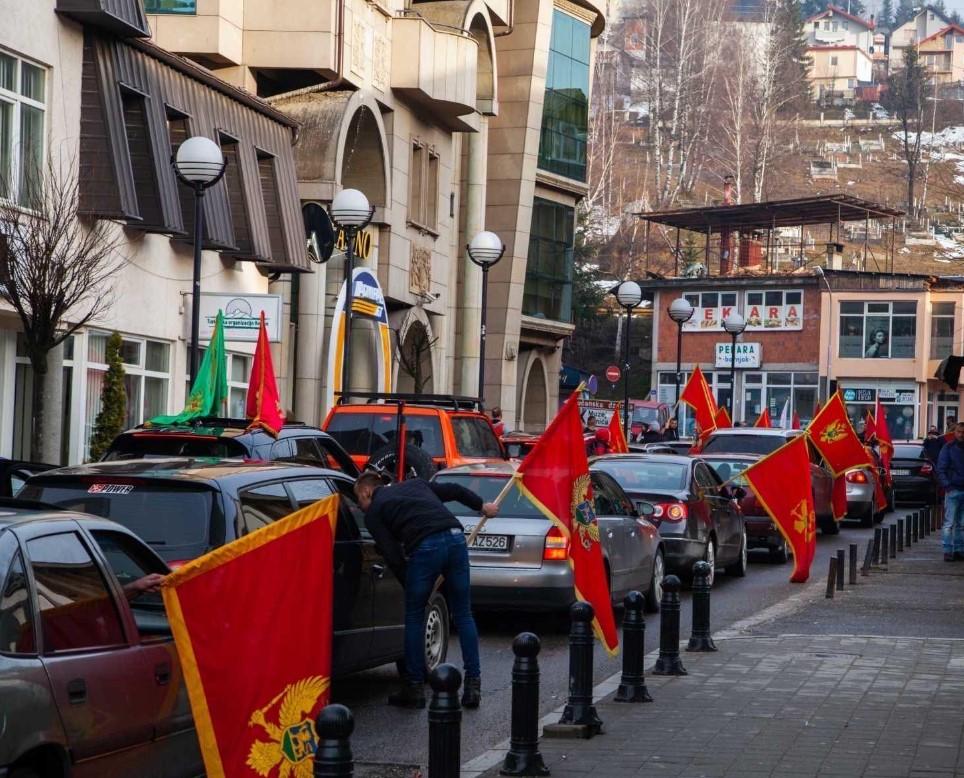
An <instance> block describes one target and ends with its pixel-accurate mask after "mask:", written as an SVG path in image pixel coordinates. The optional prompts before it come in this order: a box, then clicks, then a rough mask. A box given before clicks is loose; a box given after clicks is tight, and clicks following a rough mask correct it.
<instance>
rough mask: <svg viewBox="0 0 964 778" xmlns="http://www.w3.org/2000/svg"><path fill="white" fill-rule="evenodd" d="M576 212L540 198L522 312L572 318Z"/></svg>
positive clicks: (535, 210) (534, 205)
mask: <svg viewBox="0 0 964 778" xmlns="http://www.w3.org/2000/svg"><path fill="white" fill-rule="evenodd" d="M575 217H576V215H575V211H574V209H573V208H571V207H570V206H568V205H562V204H561V203H554V202H552V201H551V200H544V199H542V198H541V197H536V198H535V199H534V200H533V202H532V230H531V232H530V233H529V258H528V262H527V264H526V285H525V292H524V294H523V297H522V313H524V314H525V315H526V316H536V317H538V318H540V319H552V320H554V321H564V322H569V321H572V246H573V228H574V225H575Z"/></svg>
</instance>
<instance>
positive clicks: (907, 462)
mask: <svg viewBox="0 0 964 778" xmlns="http://www.w3.org/2000/svg"><path fill="white" fill-rule="evenodd" d="M890 475H891V478H892V480H893V482H894V502H903V503H922V504H925V505H933V504H934V503H935V501H936V500H937V489H938V483H937V469H936V467H935V465H934V463H933V462H931V461H930V460H929V459H928V458H927V455H926V454H925V453H924V445H923V444H922V443H895V444H894V457H893V459H892V460H891V462H890Z"/></svg>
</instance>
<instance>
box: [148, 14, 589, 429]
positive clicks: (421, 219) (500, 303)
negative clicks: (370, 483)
mask: <svg viewBox="0 0 964 778" xmlns="http://www.w3.org/2000/svg"><path fill="white" fill-rule="evenodd" d="M600 6H601V3H598V2H596V1H595V0H555V2H553V0H531V2H530V1H527V2H519V1H518V0H439V1H437V2H411V1H410V0H408V1H406V0H327V1H325V0H322V1H320V2H319V1H316V0H311V1H310V2H309V0H283V1H282V2H277V1H276V0H149V2H148V9H149V11H154V12H155V13H150V14H149V16H148V19H149V21H150V24H151V27H152V30H153V31H154V39H155V40H156V42H157V43H158V44H159V45H160V46H162V47H164V48H167V49H170V50H172V51H176V52H178V53H180V54H183V55H184V56H187V57H190V58H191V59H193V60H195V61H197V62H200V63H202V64H204V65H205V66H206V67H209V68H211V69H213V70H214V72H215V73H216V74H217V75H219V76H221V77H223V78H225V79H227V80H228V81H230V82H231V83H234V84H237V85H238V86H241V87H244V88H245V89H247V90H248V91H251V92H253V93H256V94H258V95H259V96H261V97H264V98H266V99H268V100H269V102H270V103H271V104H272V105H273V106H274V107H275V108H277V109H279V110H281V111H283V112H285V113H286V114H287V115H289V116H291V117H292V118H293V119H295V120H296V121H297V122H298V123H299V125H300V128H299V131H298V132H299V137H298V143H297V145H296V147H295V154H296V158H297V165H298V179H299V181H298V187H299V196H300V199H301V200H302V202H303V203H304V202H317V203H319V204H321V205H322V206H323V207H325V206H327V205H328V204H329V203H330V202H331V200H332V198H333V197H334V195H335V194H336V193H337V192H338V191H340V190H341V189H343V188H349V187H350V188H356V189H359V190H361V191H362V192H364V193H365V195H366V196H367V197H368V199H369V202H370V203H371V204H372V206H373V207H374V216H373V219H372V222H371V224H370V225H369V226H368V227H367V228H366V234H367V238H366V241H365V248H366V251H365V252H364V255H363V256H361V257H360V258H358V260H357V263H358V264H359V265H361V266H364V267H367V268H368V269H370V270H371V271H372V272H373V273H374V275H375V276H376V277H377V280H378V282H379V285H380V286H381V290H382V293H383V295H384V301H385V306H386V309H387V312H388V320H389V326H390V328H391V330H392V346H393V360H392V361H393V364H392V366H391V372H392V386H393V387H394V388H395V389H397V390H399V391H413V392H419V393H426V392H435V393H455V394H461V395H472V396H474V395H476V394H477V392H478V375H479V359H480V355H479V334H480V327H481V292H482V290H481V275H482V274H481V271H480V270H479V269H478V268H477V267H476V266H474V265H473V264H472V263H471V262H470V261H469V258H468V256H467V253H466V250H465V246H466V244H467V243H468V242H469V240H471V238H472V236H473V235H475V234H476V233H477V232H479V231H481V230H483V229H486V230H491V231H493V232H495V233H496V234H498V235H499V237H500V238H501V239H502V241H503V242H504V244H505V246H506V251H505V255H504V257H503V258H502V259H501V261H500V262H498V264H496V265H495V266H494V267H493V268H492V269H491V270H490V272H489V274H488V275H489V284H488V305H487V347H486V353H485V355H484V358H485V376H486V382H485V383H486V385H485V393H484V394H485V401H486V405H487V406H488V407H492V406H495V405H499V406H501V407H502V408H503V411H504V416H505V418H506V420H507V422H508V426H509V427H510V428H518V429H521V428H524V429H531V430H539V429H542V428H544V427H545V425H546V423H547V421H548V420H549V419H550V418H551V416H552V415H553V413H554V411H555V408H556V407H557V404H558V400H559V398H558V377H559V371H560V369H561V352H562V349H561V345H562V341H563V339H564V338H565V337H567V336H568V335H569V334H570V333H571V331H572V325H571V311H570V307H571V278H572V250H573V245H574V232H575V205H576V204H577V202H578V201H579V199H580V198H581V197H582V196H583V195H584V193H585V191H586V180H585V179H586V164H585V144H586V135H587V126H588V105H589V87H590V74H591V65H592V57H593V49H594V40H595V38H596V37H597V36H598V35H599V34H600V32H601V31H602V29H603V25H604V19H603V15H602V11H601V8H600ZM312 269H313V270H314V272H313V273H310V274H304V275H300V276H298V277H297V278H296V279H294V280H293V281H291V282H288V281H285V280H281V281H279V283H278V285H279V286H283V287H284V291H283V294H284V296H285V300H286V302H287V303H288V304H289V305H290V306H291V309H292V310H294V311H295V312H296V313H295V314H294V315H293V317H292V321H293V327H292V339H291V343H290V353H289V359H290V362H291V364H292V365H293V366H294V367H293V371H294V380H293V381H292V382H291V383H290V386H288V387H287V388H286V392H287V394H286V400H287V401H288V402H289V404H290V406H291V407H292V408H293V409H294V411H295V413H296V415H297V416H298V417H299V418H302V419H303V420H305V421H308V422H316V423H317V422H320V421H321V420H323V419H324V416H325V413H326V412H327V410H328V405H329V402H330V398H331V397H332V396H333V387H332V386H331V383H332V382H331V380H330V379H329V375H330V374H331V351H332V349H331V330H332V311H333V309H334V303H335V299H336V297H337V294H338V293H339V290H340V289H341V288H342V285H343V283H344V279H345V260H344V254H343V252H342V251H340V250H338V249H337V248H336V251H335V253H334V255H333V256H332V258H331V259H330V260H329V261H328V262H326V263H324V264H319V265H314V266H313V268H312ZM292 278H294V277H292ZM371 342H372V325H371V324H370V323H369V322H366V321H365V320H364V319H363V318H361V319H356V322H355V334H354V336H353V340H352V363H353V364H352V376H351V379H352V388H353V389H355V390H363V389H375V388H376V387H375V381H374V375H375V374H376V372H377V371H376V370H375V369H374V367H375V366H374V365H373V363H372V359H373V358H372V356H371V352H372V349H371V347H370V344H371Z"/></svg>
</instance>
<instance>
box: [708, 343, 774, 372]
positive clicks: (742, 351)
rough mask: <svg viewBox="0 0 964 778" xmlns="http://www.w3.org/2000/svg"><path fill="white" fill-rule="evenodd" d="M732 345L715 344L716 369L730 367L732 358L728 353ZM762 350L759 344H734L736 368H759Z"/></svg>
mask: <svg viewBox="0 0 964 778" xmlns="http://www.w3.org/2000/svg"><path fill="white" fill-rule="evenodd" d="M732 346H733V344H732V343H717V344H716V367H730V365H731V364H732V361H731V360H732V359H733V357H732V356H731V354H730V352H731V350H732ZM762 352H763V349H762V348H761V347H760V344H759V343H737V344H736V367H754V368H755V367H759V366H760V363H761V361H762Z"/></svg>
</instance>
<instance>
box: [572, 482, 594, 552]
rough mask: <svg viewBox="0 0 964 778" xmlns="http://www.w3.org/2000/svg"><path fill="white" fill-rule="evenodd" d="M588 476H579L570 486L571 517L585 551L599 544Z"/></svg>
mask: <svg viewBox="0 0 964 778" xmlns="http://www.w3.org/2000/svg"><path fill="white" fill-rule="evenodd" d="M589 490H590V481H589V474H588V473H586V474H584V475H581V476H579V477H578V478H577V479H576V480H575V481H574V482H573V484H572V503H571V505H570V508H571V510H572V517H573V519H574V520H575V524H576V526H575V530H576V532H577V533H578V534H579V542H580V543H582V546H583V548H585V549H586V550H587V551H588V550H589V549H590V548H591V547H592V544H593V543H594V542H595V543H598V542H599V525H598V524H597V523H596V512H595V511H594V510H593V508H592V498H591V497H590V496H589Z"/></svg>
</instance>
